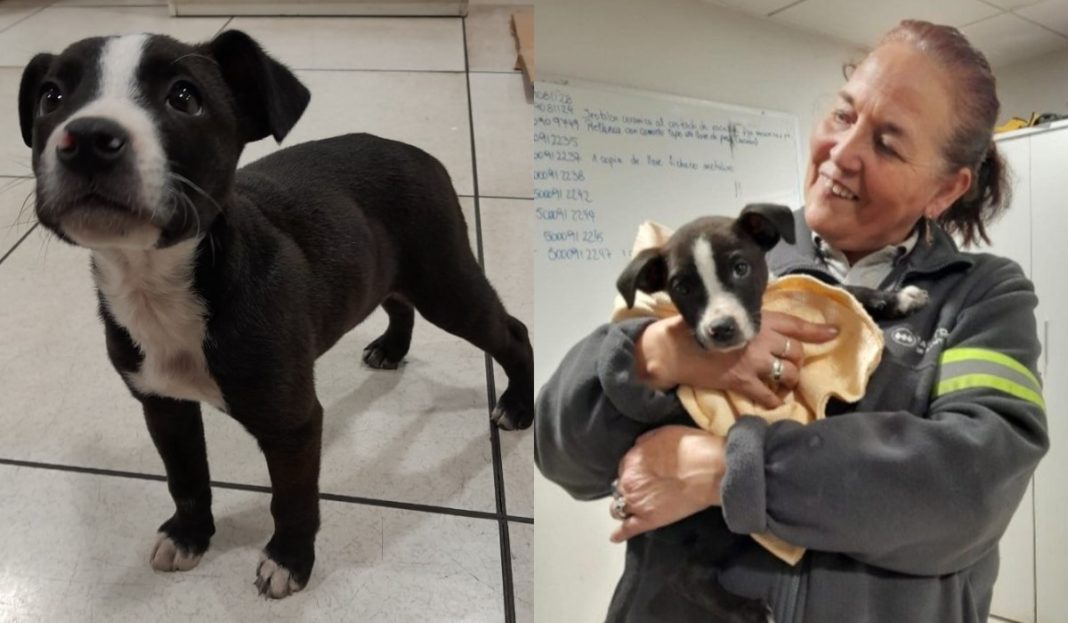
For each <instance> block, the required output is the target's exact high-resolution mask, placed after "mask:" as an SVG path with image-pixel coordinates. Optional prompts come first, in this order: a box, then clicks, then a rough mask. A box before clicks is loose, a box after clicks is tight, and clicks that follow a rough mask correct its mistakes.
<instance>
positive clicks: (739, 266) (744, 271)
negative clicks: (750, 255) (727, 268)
mask: <svg viewBox="0 0 1068 623" xmlns="http://www.w3.org/2000/svg"><path fill="white" fill-rule="evenodd" d="M731 270H732V271H733V272H734V276H735V278H737V279H742V278H745V277H748V276H749V262H746V261H745V260H738V261H737V262H735V263H734V266H733V267H731Z"/></svg>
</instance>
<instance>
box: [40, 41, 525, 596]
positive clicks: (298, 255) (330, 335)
mask: <svg viewBox="0 0 1068 623" xmlns="http://www.w3.org/2000/svg"><path fill="white" fill-rule="evenodd" d="M309 97H310V95H309V93H308V91H307V89H305V87H304V86H303V85H302V84H301V83H300V82H299V81H298V80H297V78H296V77H295V76H294V75H293V74H292V73H291V72H290V71H289V70H288V69H286V68H285V67H284V66H282V65H281V64H279V63H278V62H276V61H274V60H273V59H272V58H271V57H269V56H268V55H267V54H265V53H264V52H263V51H262V50H261V48H260V47H259V45H257V44H256V43H255V42H254V41H253V40H252V39H251V38H249V37H248V36H247V35H245V34H244V33H241V32H238V31H229V32H224V33H222V34H220V35H219V36H218V37H216V38H215V39H214V40H212V41H211V42H208V43H203V44H199V45H186V44H184V43H180V42H178V41H175V40H174V39H171V38H168V37H165V36H157V35H131V36H122V37H109V38H93V39H86V40H83V41H79V42H77V43H74V44H73V45H71V46H70V47H68V48H67V49H66V50H65V51H64V52H63V53H62V54H59V55H51V54H40V55H38V56H36V57H34V58H33V60H32V61H31V62H30V63H29V65H28V66H27V67H26V69H25V72H24V74H23V77H22V83H21V88H20V92H19V117H20V123H21V127H22V136H23V138H24V140H25V142H26V144H27V145H29V146H31V147H32V148H33V169H34V172H35V174H36V176H37V188H36V193H37V204H36V211H37V217H38V219H39V220H40V222H41V224H42V225H44V226H45V227H47V228H48V229H49V230H51V231H52V232H54V233H55V234H56V235H57V236H59V237H60V238H62V239H63V240H66V241H67V242H70V243H73V244H76V245H80V246H83V247H88V248H89V249H91V250H92V253H91V256H92V274H93V279H94V281H95V282H96V285H97V289H98V293H99V312H100V316H101V318H102V320H103V323H104V328H105V332H106V339H107V349H108V354H109V356H110V358H111V361H112V363H113V365H114V367H115V368H116V369H117V370H118V372H119V373H120V374H121V375H122V378H123V379H124V380H125V382H126V384H127V386H128V387H129V389H130V391H131V393H132V394H133V395H134V397H136V398H137V399H138V400H139V401H140V402H141V404H142V405H143V411H144V416H145V420H146V422H147V424H148V430H149V433H150V434H151V437H152V440H153V441H154V442H155V445H156V447H157V449H158V450H159V453H160V455H161V457H162V459H163V463H164V466H165V469H166V472H167V484H168V488H169V489H170V492H171V495H172V497H173V498H174V503H175V507H176V510H175V512H174V514H173V516H172V517H171V518H170V519H168V520H167V521H166V522H164V523H163V525H162V526H161V527H160V528H159V540H158V542H157V544H156V546H155V548H154V550H153V552H152V554H151V564H152V567H153V568H155V569H158V570H163V571H174V570H182V571H184V570H188V569H192V568H193V567H194V566H196V564H197V562H198V561H199V560H200V558H201V556H202V555H203V554H204V551H205V550H206V549H207V547H208V542H209V540H210V538H211V536H212V535H213V534H214V532H215V526H214V521H213V517H212V512H211V489H210V487H209V484H208V482H209V480H208V463H207V456H206V453H205V445H204V430H203V425H202V420H201V414H200V403H202V402H206V403H208V404H210V405H213V406H215V407H217V408H219V409H221V410H223V411H225V412H227V413H229V414H230V415H231V416H232V417H233V418H234V419H236V420H237V421H238V422H240V423H241V424H242V425H243V426H244V427H245V428H246V429H247V430H248V431H249V432H250V433H251V434H252V435H253V436H254V437H255V438H256V441H257V442H258V443H259V446H260V448H261V449H262V450H263V453H264V454H265V456H266V459H267V468H268V470H269V472H270V477H271V486H272V490H273V497H272V500H271V514H272V516H273V519H274V524H275V532H274V535H273V536H272V538H271V540H270V542H268V543H267V545H266V547H265V548H264V557H263V560H262V561H261V562H260V564H259V566H258V567H257V569H256V585H257V587H258V588H259V590H260V592H261V593H262V594H265V595H268V596H270V597H284V596H286V595H288V594H289V593H291V592H293V591H297V590H300V589H301V588H303V587H304V586H305V584H306V583H307V581H308V578H309V575H310V574H311V571H312V566H313V564H314V561H315V551H314V542H315V534H316V532H317V531H318V528H319V507H318V501H319V500H318V492H319V491H318V477H319V459H320V434H321V431H322V416H323V409H322V406H321V405H320V403H319V400H318V399H317V398H316V392H315V384H314V374H313V370H314V363H315V360H316V358H317V357H319V356H320V355H322V354H323V353H324V352H325V351H326V350H328V349H329V348H330V347H331V346H332V345H333V344H334V343H335V342H337V341H338V339H339V338H341V337H342V336H343V335H344V334H345V333H346V332H347V331H349V330H350V329H352V328H353V327H355V326H356V325H357V324H358V323H360V322H361V321H362V320H363V319H364V318H366V317H367V316H368V315H369V314H370V313H371V312H372V311H374V309H375V308H376V307H378V306H380V305H381V306H382V307H383V308H384V309H385V311H386V313H387V314H388V316H389V326H388V328H387V330H386V331H385V333H384V334H383V335H382V336H381V337H379V338H378V339H376V340H374V341H373V342H372V343H371V344H370V345H369V346H368V347H367V349H366V350H365V352H364V361H365V362H366V363H367V364H368V365H370V366H372V367H375V368H393V367H396V366H397V364H398V362H399V361H400V360H401V358H402V357H404V355H405V354H406V353H407V351H408V348H409V345H410V341H411V335H412V323H413V321H414V316H415V310H419V312H420V313H421V314H422V315H423V316H424V317H425V318H426V319H427V320H429V321H430V322H432V323H434V324H436V325H438V326H440V327H441V328H443V329H445V330H447V331H449V332H451V333H453V334H455V335H458V336H460V337H463V338H464V339H466V340H468V341H470V342H471V343H472V344H474V345H476V346H478V347H479V348H481V349H483V350H485V351H486V352H488V353H489V354H490V355H492V356H493V357H494V358H495V359H496V360H497V361H498V362H499V363H500V364H501V366H502V367H503V368H504V369H505V371H506V372H507V375H508V379H509V385H508V388H507V389H506V390H505V391H504V392H503V394H502V395H501V397H500V400H499V401H498V402H497V407H496V409H495V411H494V413H493V414H492V419H493V421H494V422H496V424H497V425H498V426H499V427H501V428H505V429H515V428H524V427H526V426H529V425H530V423H531V420H532V417H533V399H534V397H533V353H532V350H531V346H530V342H529V340H528V338H527V330H526V327H524V325H523V324H522V323H521V322H519V321H518V320H516V319H515V318H513V317H511V316H509V315H508V313H507V312H506V311H505V309H504V307H503V306H502V305H501V302H500V300H499V299H498V297H497V295H496V293H495V292H494V290H493V289H492V287H491V286H490V284H489V283H488V282H487V281H486V278H485V276H484V275H483V273H482V271H481V269H480V267H479V265H478V263H477V261H476V260H475V258H474V257H473V255H472V253H471V250H470V246H469V243H468V237H467V228H466V225H465V223H464V218H463V215H462V213H461V210H460V204H459V202H458V200H457V197H456V193H455V191H454V190H453V187H452V183H451V181H450V179H449V175H448V173H447V172H446V171H445V168H444V167H443V166H442V165H441V164H440V163H439V162H438V161H437V160H435V159H434V158H433V157H432V156H430V155H428V154H427V153H425V152H423V151H421V150H419V149H417V148H415V147H412V146H409V145H405V144H402V143H398V142H394V141H390V140H386V139H382V138H378V137H375V136H370V135H366V134H363V135H348V136H341V137H337V138H332V139H326V140H322V141H315V142H310V143H304V144H301V145H296V146H294V147H290V148H288V149H284V150H281V151H279V152H276V153H274V154H272V155H270V156H267V157H266V158H263V159H262V160H259V161H257V162H255V163H253V164H251V165H249V166H247V167H244V168H242V169H241V170H237V162H238V158H239V156H240V155H241V151H242V149H243V148H244V146H245V144H246V143H248V142H250V141H255V140H258V139H261V138H264V137H267V136H273V137H274V138H275V139H276V140H279V141H280V140H282V138H283V137H285V136H286V134H287V133H288V132H289V131H290V129H291V128H292V127H293V125H294V124H295V123H296V122H297V119H298V118H299V117H300V116H301V114H302V113H303V111H304V109H305V107H306V106H307V104H308V101H309Z"/></svg>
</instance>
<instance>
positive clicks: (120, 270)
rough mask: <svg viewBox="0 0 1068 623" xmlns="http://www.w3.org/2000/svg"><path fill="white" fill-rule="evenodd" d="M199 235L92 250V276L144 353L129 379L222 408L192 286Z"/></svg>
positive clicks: (144, 388) (147, 389)
mask: <svg viewBox="0 0 1068 623" xmlns="http://www.w3.org/2000/svg"><path fill="white" fill-rule="evenodd" d="M198 242H199V240H197V239H193V240H187V241H185V242H182V243H180V244H177V245H174V246H173V247H169V248H166V249H152V250H128V249H105V250H97V251H94V252H93V266H94V271H93V277H94V279H95V280H96V285H97V287H98V288H100V292H101V293H102V294H103V295H104V301H105V303H106V305H107V309H108V311H109V312H110V313H111V316H112V318H114V319H115V321H116V322H118V323H119V325H121V326H122V327H123V328H125V329H126V331H127V332H129V334H130V337H132V338H133V341H134V343H135V344H136V345H137V347H138V348H139V349H140V350H141V353H142V354H143V355H144V360H143V362H142V363H141V369H140V370H138V371H137V372H134V373H130V374H128V375H127V380H129V382H130V384H131V385H133V386H134V387H135V388H136V389H137V390H138V391H140V392H143V393H145V394H153V395H157V396H165V397H168V398H176V399H180V400H193V401H198V402H207V403H209V404H211V405H213V406H215V407H216V408H219V409H221V410H225V408H226V404H225V402H224V401H223V396H222V392H221V391H220V390H219V386H218V385H217V384H216V383H215V379H213V378H212V376H211V373H210V372H209V371H208V364H207V360H206V359H205V357H204V339H205V337H206V328H205V323H204V316H205V309H204V303H203V301H201V300H200V297H198V296H197V295H196V293H195V292H194V291H193V289H192V285H193V265H194V259H195V255H196V250H197V245H198Z"/></svg>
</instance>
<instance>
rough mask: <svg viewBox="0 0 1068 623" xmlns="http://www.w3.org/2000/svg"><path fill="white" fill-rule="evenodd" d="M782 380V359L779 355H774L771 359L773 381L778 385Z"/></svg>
mask: <svg viewBox="0 0 1068 623" xmlns="http://www.w3.org/2000/svg"><path fill="white" fill-rule="evenodd" d="M781 380H782V359H779V358H778V357H772V360H771V381H772V382H773V383H775V384H776V385H778V384H779V381H781Z"/></svg>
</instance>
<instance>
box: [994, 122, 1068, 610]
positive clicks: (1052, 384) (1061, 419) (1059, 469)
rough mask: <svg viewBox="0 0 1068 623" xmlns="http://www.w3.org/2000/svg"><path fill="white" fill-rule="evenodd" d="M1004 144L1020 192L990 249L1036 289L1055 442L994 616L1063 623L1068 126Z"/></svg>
mask: <svg viewBox="0 0 1068 623" xmlns="http://www.w3.org/2000/svg"><path fill="white" fill-rule="evenodd" d="M998 147H999V149H1000V150H1001V151H1002V153H1003V154H1004V155H1005V156H1006V158H1007V160H1008V161H1009V163H1010V166H1012V168H1013V169H1014V173H1015V179H1014V182H1013V193H1014V197H1013V203H1012V208H1011V209H1010V210H1009V212H1008V213H1007V214H1006V216H1005V218H1004V219H1003V220H1002V221H1001V222H999V223H998V224H997V225H995V226H994V227H993V228H991V230H990V233H991V237H992V238H993V239H994V245H993V247H992V248H991V249H990V250H991V251H992V252H994V253H998V254H1001V255H1006V256H1008V257H1011V258H1013V259H1015V260H1016V261H1018V262H1019V263H1020V265H1021V266H1023V268H1024V270H1026V271H1027V272H1028V274H1029V275H1030V277H1031V279H1032V280H1033V281H1034V283H1035V289H1036V291H1037V292H1038V297H1039V306H1038V310H1037V312H1036V317H1037V320H1038V328H1039V333H1040V336H1041V338H1042V344H1043V357H1042V359H1041V360H1040V362H1039V371H1040V372H1041V373H1042V377H1043V383H1044V395H1045V400H1046V415H1047V418H1048V422H1049V434H1050V439H1051V448H1050V452H1049V454H1048V455H1047V456H1046V457H1045V459H1043V461H1042V463H1041V464H1040V465H1039V468H1038V471H1037V472H1036V473H1035V478H1034V481H1033V483H1032V487H1031V488H1030V489H1029V490H1028V493H1027V495H1026V496H1025V498H1024V500H1023V502H1022V503H1021V505H1020V508H1019V510H1018V511H1017V513H1016V515H1015V517H1014V518H1013V521H1012V524H1011V525H1010V527H1009V530H1008V532H1007V533H1006V534H1005V537H1004V538H1003V539H1002V541H1001V557H1002V564H1001V572H1000V574H999V577H998V584H997V586H996V588H995V591H994V601H993V604H992V606H991V614H994V615H997V616H1000V617H1004V618H1006V619H1009V620H1012V621H1020V622H1026V623H1060V622H1061V621H1064V620H1065V613H1066V612H1068V590H1066V588H1065V587H1068V519H1066V518H1068V483H1066V481H1068V413H1066V410H1068V321H1066V318H1068V291H1066V288H1065V282H1066V281H1068V279H1066V278H1065V275H1066V274H1068V273H1066V272H1065V271H1066V270H1068V241H1066V240H1064V239H1063V238H1064V236H1063V233H1062V232H1065V231H1068V124H1065V123H1061V124H1058V125H1057V126H1055V127H1052V128H1049V129H1042V130H1029V131H1023V132H1019V133H1014V134H1012V135H1008V136H1005V137H1000V138H999V140H998Z"/></svg>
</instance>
